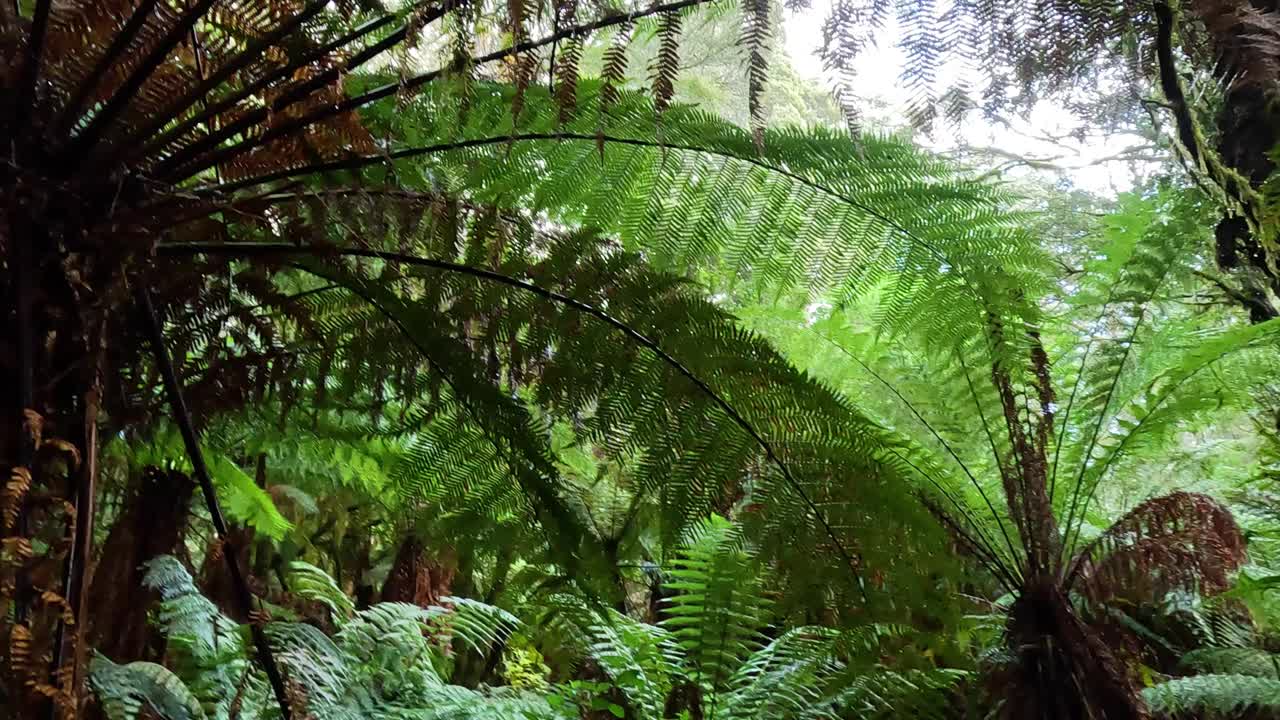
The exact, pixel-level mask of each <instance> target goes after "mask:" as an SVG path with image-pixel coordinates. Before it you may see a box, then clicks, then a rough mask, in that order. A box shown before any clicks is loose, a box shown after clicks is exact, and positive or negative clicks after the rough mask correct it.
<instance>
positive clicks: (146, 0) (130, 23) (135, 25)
mask: <svg viewBox="0 0 1280 720" xmlns="http://www.w3.org/2000/svg"><path fill="white" fill-rule="evenodd" d="M157 1H158V0H143V1H142V2H141V3H138V6H137V7H136V8H134V9H133V13H132V14H130V15H129V19H128V20H126V21H125V24H124V27H123V28H121V29H120V32H118V33H116V35H115V37H114V38H112V39H111V45H110V46H108V47H107V51H106V52H104V53H103V54H102V57H100V58H98V62H97V63H96V64H94V66H93V69H92V70H90V71H89V73H88V74H86V75H85V76H84V78H83V79H81V81H80V85H79V86H78V87H77V88H76V90H75V92H74V93H72V95H71V99H70V100H69V101H67V104H66V106H64V107H63V108H62V115H61V117H60V118H59V119H58V121H57V123H56V124H55V125H54V127H56V128H58V134H59V135H65V134H69V133H70V132H71V130H72V129H73V128H74V127H75V124H76V120H78V119H79V118H80V109H81V108H83V107H84V102H85V100H86V99H87V98H88V97H89V93H91V92H93V90H94V88H96V87H97V86H98V83H99V82H100V81H101V80H102V76H103V75H105V74H106V72H107V70H108V69H109V68H110V67H111V66H112V65H114V64H115V63H116V61H117V60H119V59H120V56H121V55H122V54H123V53H124V51H125V49H126V48H128V47H129V45H130V44H131V43H132V42H133V38H134V36H136V35H137V34H138V31H139V30H141V29H142V26H143V25H145V24H146V23H147V19H148V18H150V17H151V11H152V10H155V7H156V2H157Z"/></svg>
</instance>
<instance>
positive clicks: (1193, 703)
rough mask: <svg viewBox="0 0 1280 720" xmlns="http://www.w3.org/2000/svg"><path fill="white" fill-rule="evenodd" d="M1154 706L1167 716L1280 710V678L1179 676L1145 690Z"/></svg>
mask: <svg viewBox="0 0 1280 720" xmlns="http://www.w3.org/2000/svg"><path fill="white" fill-rule="evenodd" d="M1142 696H1143V698H1144V699H1145V700H1146V702H1147V704H1148V705H1149V706H1150V707H1151V709H1152V710H1153V711H1154V712H1156V713H1160V714H1162V715H1167V716H1186V717H1214V718H1229V717H1234V716H1237V715H1239V714H1242V713H1245V712H1248V711H1252V712H1260V713H1264V714H1271V713H1274V712H1276V711H1278V710H1280V680H1275V679H1268V678H1262V677H1254V676H1251V675H1196V676H1193V677H1184V678H1176V679H1174V680H1170V681H1169V682H1166V683H1161V684H1159V685H1156V686H1154V687H1150V688H1147V689H1146V690H1144V691H1143V693H1142Z"/></svg>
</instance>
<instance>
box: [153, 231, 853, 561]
mask: <svg viewBox="0 0 1280 720" xmlns="http://www.w3.org/2000/svg"><path fill="white" fill-rule="evenodd" d="M156 250H157V251H158V252H160V253H164V254H182V255H194V254H210V255H233V256H252V255H282V256H288V255H303V256H306V257H324V256H326V255H331V256H345V257H366V258H375V259H381V260H388V261H392V262H398V263H404V264H406V265H416V266H419V267H428V268H433V269H436V270H443V271H446V272H454V273H460V274H463V275H469V276H471V277H475V278H479V279H481V280H485V281H488V282H494V283H499V284H502V285H507V286H509V287H514V288H517V289H520V290H523V291H525V292H529V293H532V294H534V295H537V296H538V297H541V298H543V299H546V300H550V301H552V302H555V303H558V304H561V305H565V306H567V307H570V308H573V309H574V310H577V311H579V312H582V313H585V314H587V315H590V316H592V317H594V318H596V319H597V320H600V321H601V322H604V323H605V324H607V325H609V326H611V327H613V328H614V329H615V330H617V331H618V332H619V333H621V334H622V335H623V336H625V337H626V338H627V339H629V340H631V341H632V342H634V343H636V344H638V345H640V346H642V347H644V348H646V349H647V350H649V351H650V352H652V353H653V354H654V355H656V356H657V357H658V358H659V359H660V360H662V362H664V363H665V364H667V365H668V366H670V367H671V368H672V369H673V370H675V371H676V372H677V373H679V374H680V375H681V376H683V377H684V378H685V379H686V380H688V381H689V382H690V383H691V384H692V385H693V386H694V387H695V388H697V389H698V391H699V392H701V393H702V394H704V395H706V396H707V397H708V398H709V399H710V400H711V401H712V402H713V403H715V405H716V406H717V407H719V408H720V410H721V411H722V412H724V413H725V415H726V416H728V417H729V419H730V420H731V421H732V422H733V423H734V424H735V425H737V426H738V427H739V428H741V429H742V430H743V431H744V432H746V433H747V434H748V435H749V436H750V437H751V439H752V440H753V441H754V442H755V443H756V444H757V445H759V446H760V449H761V450H763V451H764V453H765V456H766V457H767V458H768V460H769V462H770V463H772V464H773V465H774V466H775V467H777V468H778V470H779V472H780V473H781V474H782V477H783V479H784V480H785V481H786V483H787V485H789V486H790V487H791V488H792V489H793V490H794V491H795V492H796V493H797V494H798V495H799V496H800V498H801V501H802V502H803V503H804V504H805V507H806V508H807V510H808V511H809V513H810V514H812V515H813V517H814V519H815V520H817V521H818V523H819V524H820V525H821V526H822V528H823V532H824V533H825V534H826V535H827V537H828V538H830V539H831V542H832V543H834V545H835V548H836V551H837V552H838V553H839V554H840V556H841V560H842V561H844V562H845V563H846V564H847V565H848V566H849V569H850V571H852V572H853V574H854V576H855V577H856V578H858V580H859V585H860V586H861V573H859V571H858V567H857V563H856V562H855V561H854V559H853V557H852V556H851V555H850V554H849V551H848V550H847V549H846V548H845V547H844V544H843V543H842V542H840V538H839V536H838V535H837V534H836V531H835V528H833V527H832V526H831V524H830V523H829V522H828V521H827V519H826V516H825V515H824V514H823V513H822V511H821V509H819V508H818V505H817V503H815V502H814V500H813V498H812V497H810V496H809V493H808V492H807V491H806V490H805V489H804V486H803V485H801V484H800V482H799V481H798V480H796V479H795V476H794V475H792V474H791V469H790V468H789V467H788V466H787V464H786V463H785V462H784V461H783V460H782V458H781V457H779V456H778V454H777V452H776V451H775V450H774V448H773V444H772V443H770V442H769V441H768V440H767V439H765V437H764V436H763V435H761V434H760V431H758V430H756V428H755V426H754V425H752V424H751V422H750V421H748V420H747V419H746V418H745V417H743V416H742V414H741V413H739V412H738V411H737V410H736V409H735V408H734V407H733V405H732V404H730V403H729V401H728V400H726V399H725V398H724V397H723V396H721V395H720V394H719V393H718V392H716V391H715V390H714V389H713V388H712V387H711V386H710V385H708V384H707V383H706V381H704V380H702V379H701V378H699V377H698V376H697V374H695V373H694V372H693V371H692V370H690V369H689V368H688V367H687V366H686V365H684V363H681V362H680V361H679V360H677V359H676V358H674V357H672V356H671V354H670V353H668V352H667V351H665V350H663V349H662V346H661V345H659V344H658V343H657V342H656V341H654V340H652V339H651V338H649V337H647V336H645V335H644V334H643V333H641V332H640V331H638V330H636V329H635V328H633V327H631V326H630V325H627V324H626V323H624V322H622V321H621V320H618V319H617V318H615V317H613V316H612V315H610V314H609V313H607V312H605V311H603V310H601V309H600V308H597V307H595V306H594V305H590V304H588V303H585V302H583V301H581V300H577V299H575V298H572V297H569V296H568V295H564V294H562V293H559V292H556V291H554V290H548V289H547V288H544V287H542V286H540V285H537V284H535V283H532V282H529V281H526V280H520V279H518V278H514V277H510V276H508V275H503V274H502V273H498V272H494V271H492V270H487V269H484V268H477V267H472V266H469V265H462V264H459V263H453V262H448V261H445V260H435V259H431V258H424V257H419V256H417V255H411V254H407V253H395V252H384V251H380V250H368V249H363V248H309V247H305V246H303V247H299V246H297V245H289V244H285V243H226V244H223V243H165V244H162V245H159V246H157V248H156Z"/></svg>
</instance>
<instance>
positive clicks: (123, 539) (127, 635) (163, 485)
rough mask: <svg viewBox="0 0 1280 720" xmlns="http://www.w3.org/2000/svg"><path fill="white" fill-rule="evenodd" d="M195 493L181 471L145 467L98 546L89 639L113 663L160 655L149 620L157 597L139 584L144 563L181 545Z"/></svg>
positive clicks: (193, 485)
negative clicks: (99, 551) (100, 544)
mask: <svg viewBox="0 0 1280 720" xmlns="http://www.w3.org/2000/svg"><path fill="white" fill-rule="evenodd" d="M194 490H195V484H194V483H192V481H191V478H189V477H187V476H186V475H185V474H183V473H180V472H177V471H169V472H164V471H162V470H160V469H159V468H155V467H150V468H147V469H146V470H144V471H143V473H142V475H141V476H140V477H139V478H138V479H137V482H136V483H135V486H134V489H133V491H132V492H131V493H130V495H129V497H128V499H127V500H126V501H125V506H124V510H123V511H122V512H121V514H120V517H119V519H118V520H116V522H115V524H114V525H112V527H111V532H110V533H109V534H108V535H107V540H106V542H105V543H104V544H103V546H102V555H101V557H102V559H101V560H100V561H99V562H98V565H97V567H96V568H95V570H94V574H93V580H92V582H91V584H90V586H89V587H90V593H91V594H92V597H93V599H94V604H93V614H92V616H91V617H90V618H89V622H90V630H89V633H88V637H89V643H90V645H92V646H93V647H94V648H95V649H97V650H98V651H99V652H101V653H103V654H105V655H106V656H107V657H109V658H111V659H112V660H114V661H116V662H130V661H133V660H155V659H156V658H157V657H158V652H157V651H156V648H153V647H150V646H152V645H153V642H152V640H153V635H152V633H151V631H150V629H149V627H148V622H147V613H148V612H149V610H150V608H151V605H152V603H153V602H154V600H155V598H154V597H153V593H152V592H151V591H149V590H147V589H146V588H144V587H143V585H142V577H143V575H144V573H145V571H144V570H143V567H142V565H143V563H145V562H147V561H148V560H150V559H152V558H154V557H157V556H160V555H172V554H175V553H176V552H177V550H178V548H180V547H181V545H182V541H183V537H184V536H185V535H186V529H187V515H188V510H189V507H190V505H191V495H192V493H193V492H194Z"/></svg>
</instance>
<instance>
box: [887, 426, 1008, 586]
mask: <svg viewBox="0 0 1280 720" xmlns="http://www.w3.org/2000/svg"><path fill="white" fill-rule="evenodd" d="M889 452H890V453H891V454H892V455H893V456H894V457H896V458H898V459H899V460H901V461H902V462H903V463H906V464H907V466H909V467H910V468H911V469H912V470H914V471H916V473H917V474H919V475H920V477H922V478H924V479H925V480H927V481H928V482H929V484H930V485H932V486H933V487H934V489H935V490H937V491H938V493H939V494H940V495H942V497H944V498H946V499H947V501H948V502H950V503H951V504H952V505H954V506H955V508H956V510H957V511H959V513H960V516H961V517H962V518H964V520H965V522H967V523H968V524H969V526H970V527H971V528H973V533H972V534H971V533H970V532H969V531H967V530H965V529H964V527H962V524H961V523H960V522H959V521H957V520H956V519H955V518H953V517H951V515H950V513H948V512H946V511H945V510H943V509H942V508H940V507H938V506H937V505H936V504H935V503H933V502H931V501H930V500H929V499H928V498H927V497H924V496H923V495H921V496H920V502H921V503H922V504H923V505H924V506H925V507H926V508H927V509H929V510H930V511H931V512H933V513H934V514H935V515H938V517H939V520H941V521H942V522H943V524H945V525H947V527H949V528H950V529H951V530H952V532H955V533H956V534H957V536H958V537H959V538H960V540H961V542H963V543H965V544H967V545H968V546H969V547H970V549H971V550H973V551H974V554H975V555H977V556H978V557H979V560H980V561H982V558H983V557H985V558H986V560H985V561H983V564H984V565H985V566H986V567H987V569H988V570H990V571H991V574H992V575H995V576H996V578H997V579H998V580H1000V582H1001V584H1003V585H1004V586H1005V589H1006V590H1008V591H1009V592H1014V591H1016V590H1017V588H1018V587H1020V586H1021V584H1022V583H1021V582H1020V580H1019V579H1018V578H1017V576H1018V574H1019V573H1018V572H1017V571H1016V568H1010V567H1009V566H1008V565H1006V564H1005V563H1004V562H1003V561H1001V560H1000V555H999V554H998V553H997V552H996V551H995V545H994V544H993V543H992V542H991V539H990V538H988V537H987V535H986V533H984V532H983V531H982V530H981V527H982V526H981V525H980V524H979V523H978V521H977V519H976V518H974V516H973V513H972V512H970V510H969V509H968V508H967V507H965V505H964V504H963V503H961V502H960V501H959V500H958V499H956V497H955V495H953V494H952V493H951V491H950V490H948V489H947V488H946V486H945V485H943V484H942V483H941V482H939V481H938V479H937V478H935V477H934V476H933V474H932V473H930V472H928V471H926V470H925V469H924V468H922V467H920V466H919V465H917V464H915V463H914V462H912V461H911V459H910V458H908V457H906V456H905V455H903V454H902V453H900V452H898V451H897V450H894V449H892V448H890V449H889Z"/></svg>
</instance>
